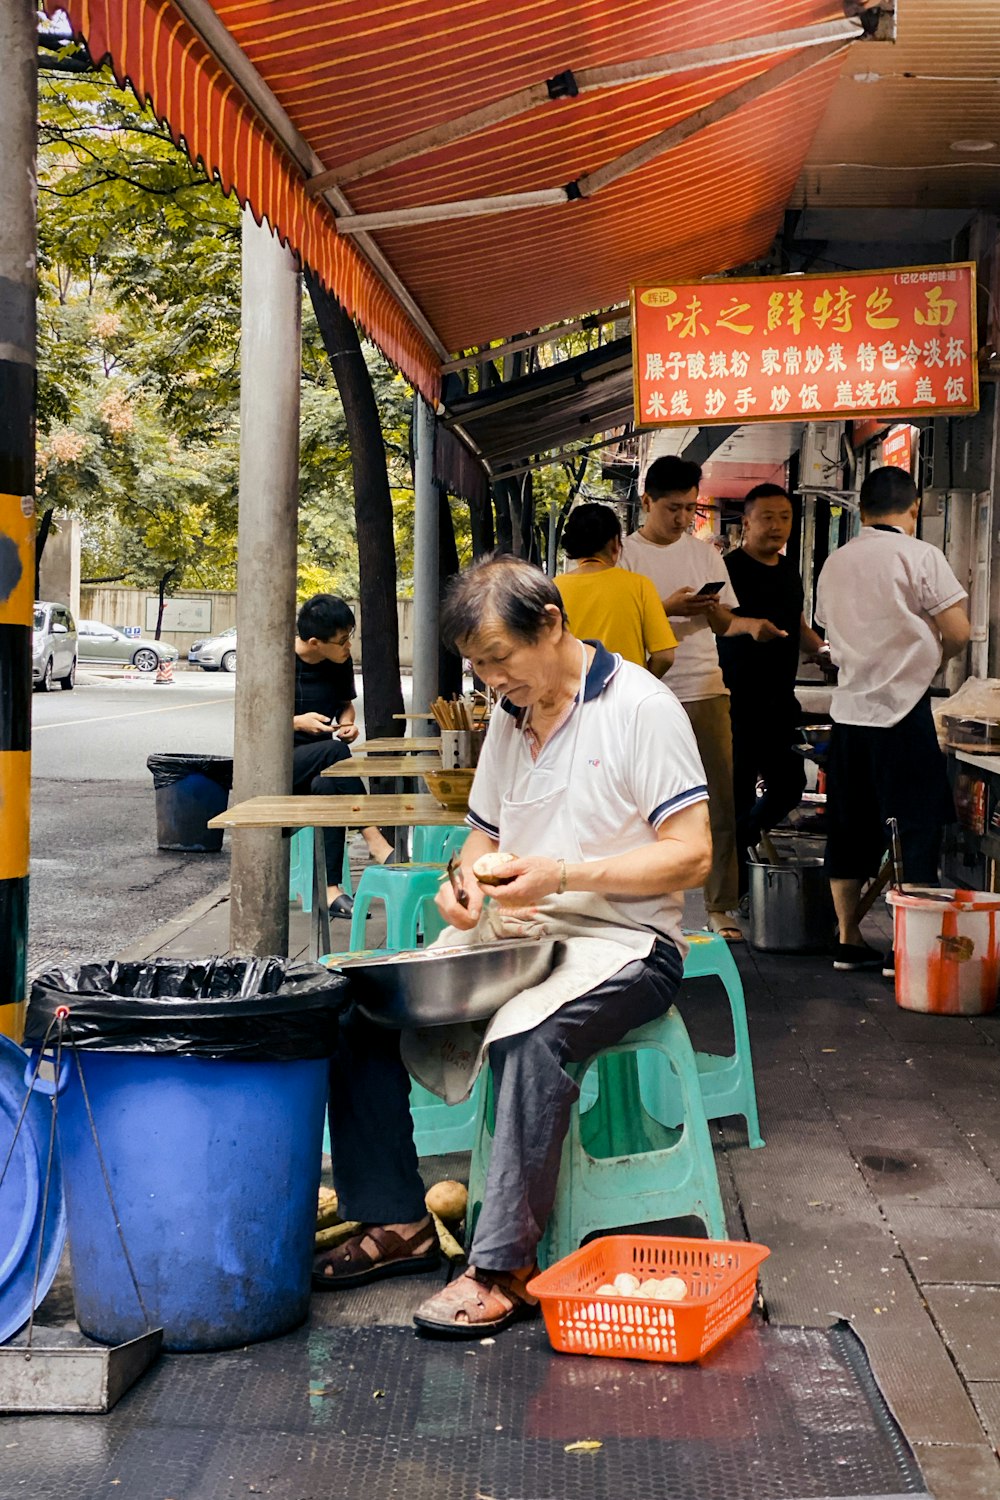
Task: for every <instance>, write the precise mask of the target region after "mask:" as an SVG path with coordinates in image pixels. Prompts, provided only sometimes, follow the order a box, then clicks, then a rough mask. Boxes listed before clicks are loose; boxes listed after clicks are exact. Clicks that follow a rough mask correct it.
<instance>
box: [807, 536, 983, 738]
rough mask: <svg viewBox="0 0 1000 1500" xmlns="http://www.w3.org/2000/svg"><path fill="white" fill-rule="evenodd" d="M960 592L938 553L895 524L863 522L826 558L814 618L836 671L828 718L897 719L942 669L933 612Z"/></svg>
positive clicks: (877, 722)
mask: <svg viewBox="0 0 1000 1500" xmlns="http://www.w3.org/2000/svg"><path fill="white" fill-rule="evenodd" d="M965 597H966V595H965V589H963V587H962V585H961V584H960V583H959V581H958V579H957V578H956V577H955V575H954V573H953V572H952V570H951V568H950V567H949V566H948V562H947V560H946V558H945V556H944V553H943V552H940V551H939V550H938V548H937V547H932V546H931V544H930V542H922V541H920V540H919V539H918V538H917V537H915V536H907V535H906V533H905V532H903V531H899V530H898V529H897V528H896V527H894V526H893V527H886V528H883V527H881V526H862V528H861V531H860V533H859V534H858V535H857V536H856V537H855V538H854V539H853V541H850V542H848V543H847V545H846V546H844V547H839V548H838V549H837V551H836V552H834V553H833V554H832V556H830V557H828V558H827V560H826V562H825V563H824V564H823V569H822V572H821V573H820V575H819V583H818V584H817V588H816V618H817V620H819V621H820V622H821V623H822V624H823V625H825V626H826V633H827V638H828V640H829V642H830V655H831V656H832V658H833V660H834V661H835V662H836V663H837V665H838V667H839V668H840V673H839V676H838V678H837V686H836V688H835V689H834V693H833V698H832V700H831V703H830V712H831V714H832V716H833V719H834V722H835V723H837V724H868V725H872V726H874V727H875V728H878V729H890V728H891V727H892V725H893V724H898V723H899V721H900V719H902V718H904V717H905V716H906V714H908V713H909V712H910V710H911V708H914V707H915V706H916V705H917V704H918V703H919V702H920V699H921V698H922V697H923V696H924V694H925V693H926V691H927V689H928V688H929V687H930V685H931V682H932V681H933V679H934V677H935V676H936V675H937V672H938V670H939V668H940V666H941V637H940V636H939V635H938V632H937V630H936V629H935V628H934V625H933V623H932V621H933V618H934V616H935V615H939V614H940V613H941V611H942V610H945V609H949V608H950V607H951V605H953V604H959V603H961V601H962V600H963V599H964V598H965Z"/></svg>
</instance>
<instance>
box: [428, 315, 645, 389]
mask: <svg viewBox="0 0 1000 1500" xmlns="http://www.w3.org/2000/svg"><path fill="white" fill-rule="evenodd" d="M622 320H625V321H626V322H628V323H631V321H632V313H631V310H630V308H629V305H628V303H627V302H621V303H618V304H617V305H616V306H615V307H609V308H607V309H606V311H604V312H593V313H588V314H587V316H586V317H585V318H570V319H568V320H567V321H566V322H564V323H553V324H552V326H551V327H550V328H543V329H541V330H540V331H539V332H538V333H525V334H521V335H520V337H519V338H516V339H507V340H505V342H504V343H502V344H484V345H483V347H482V348H481V349H480V351H479V353H478V354H465V355H463V356H462V357H461V358H460V359H449V360H446V361H445V363H444V364H443V365H442V366H441V374H442V375H451V374H452V373H454V372H457V371H459V370H471V369H472V368H473V366H475V365H481V364H482V363H483V361H484V360H494V359H503V358H504V356H505V355H507V354H520V352H521V351H522V349H536V348H537V347H538V345H539V344H551V343H554V342H555V340H556V339H561V338H562V337H563V335H564V334H567V333H577V332H579V331H580V330H581V329H584V328H588V329H591V328H603V327H604V325H605V324H606V323H619V322H621V321H622Z"/></svg>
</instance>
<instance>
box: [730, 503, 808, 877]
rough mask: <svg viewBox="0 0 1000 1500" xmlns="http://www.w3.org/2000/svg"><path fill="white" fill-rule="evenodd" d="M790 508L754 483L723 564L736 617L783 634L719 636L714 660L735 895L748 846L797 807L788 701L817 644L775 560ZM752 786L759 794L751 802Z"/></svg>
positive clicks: (800, 780) (795, 714) (800, 768)
mask: <svg viewBox="0 0 1000 1500" xmlns="http://www.w3.org/2000/svg"><path fill="white" fill-rule="evenodd" d="M792 518H793V513H792V502H791V500H790V499H789V498H788V495H787V494H786V492H785V491H784V490H783V489H782V488H781V487H780V486H779V485H776V484H759V485H757V486H756V487H755V488H754V489H752V490H751V491H750V493H749V494H748V495H747V497H746V500H745V502H744V509H743V528H744V529H743V545H742V546H741V547H739V548H737V549H736V551H734V552H730V553H729V554H728V555H727V556H726V558H725V563H726V567H727V569H728V571H729V576H730V579H731V580H732V585H733V588H734V589H735V590H736V594H737V597H738V599H739V601H740V607H739V609H737V610H734V611H733V613H734V614H737V615H753V616H755V617H756V616H760V617H763V618H764V619H768V620H773V622H774V624H775V625H777V626H778V627H779V628H780V629H781V630H783V631H785V632H787V634H786V635H785V636H779V637H778V639H776V640H770V641H767V642H765V643H763V644H758V642H756V641H754V640H751V638H750V637H749V636H746V635H739V636H734V637H731V638H730V637H725V636H723V637H720V638H719V641H718V646H719V660H720V662H721V663H722V675H723V677H724V678H725V681H726V687H727V688H728V689H729V693H730V698H729V706H730V712H731V715H732V724H733V792H734V802H735V810H736V855H737V860H738V863H739V871H740V895H741V896H742V895H744V894H745V893H746V889H747V883H748V880H747V846H748V845H753V846H756V844H757V842H758V840H759V839H760V836H761V834H762V833H766V832H767V831H768V829H770V828H773V827H774V826H775V824H776V823H780V822H781V820H782V818H784V817H786V816H787V814H788V813H789V812H791V810H792V808H793V807H797V806H798V803H799V800H800V798H801V796H802V793H803V791H804V790H805V784H806V774H805V765H804V763H803V761H802V760H801V758H800V757H799V756H797V755H796V754H795V753H794V751H793V750H792V745H793V743H794V741H795V737H796V729H797V726H798V724H799V721H800V717H801V710H800V708H799V705H798V701H797V699H796V697H795V678H796V675H797V673H798V665H799V652H800V651H802V652H805V653H806V654H808V655H814V654H815V653H816V652H817V651H819V650H820V649H821V648H822V646H823V641H822V638H821V637H820V636H819V635H817V633H816V631H815V630H812V629H810V627H809V626H808V625H807V624H806V622H805V616H804V615H803V613H802V604H803V591H802V579H801V578H800V577H799V570H798V568H797V567H796V566H795V564H794V563H793V562H792V560H791V558H789V557H785V556H783V555H782V550H781V549H782V548H783V547H784V546H785V545H786V543H787V542H788V538H789V536H790V535H791V531H792ZM758 779H759V780H761V781H763V783H764V793H763V795H762V796H761V797H758V796H757V782H758Z"/></svg>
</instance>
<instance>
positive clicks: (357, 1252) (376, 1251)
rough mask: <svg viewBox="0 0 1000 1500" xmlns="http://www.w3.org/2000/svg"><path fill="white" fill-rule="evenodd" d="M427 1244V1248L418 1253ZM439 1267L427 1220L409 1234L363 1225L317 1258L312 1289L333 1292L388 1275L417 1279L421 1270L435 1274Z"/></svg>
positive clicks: (430, 1223) (438, 1254) (433, 1235)
mask: <svg viewBox="0 0 1000 1500" xmlns="http://www.w3.org/2000/svg"><path fill="white" fill-rule="evenodd" d="M427 1241H430V1244H429V1246H428V1248H427V1249H426V1250H418V1248H417V1247H418V1246H419V1245H422V1244H425V1243H426V1242H427ZM440 1264H441V1251H440V1249H439V1248H438V1241H437V1233H436V1231H435V1229H434V1223H433V1220H431V1219H430V1218H428V1219H427V1220H426V1222H424V1223H422V1224H419V1225H418V1226H417V1228H416V1229H415V1230H414V1231H413V1232H412V1234H410V1235H402V1234H399V1233H398V1232H397V1231H396V1230H395V1229H387V1228H386V1227H385V1225H384V1224H362V1226H361V1228H360V1229H359V1230H358V1233H357V1234H355V1235H352V1236H351V1238H350V1239H349V1240H345V1241H344V1242H343V1244H342V1245H335V1246H334V1248H333V1249H332V1250H325V1251H324V1252H323V1253H322V1254H321V1255H317V1256H316V1259H315V1260H314V1261H313V1273H312V1284H313V1290H314V1291H318V1292H334V1291H337V1290H338V1289H339V1288H341V1287H350V1286H364V1285H365V1284H366V1283H367V1282H369V1281H381V1280H383V1279H384V1278H388V1277H390V1276H419V1275H420V1274H421V1273H422V1272H424V1271H436V1270H437V1269H438V1267H439V1266H440Z"/></svg>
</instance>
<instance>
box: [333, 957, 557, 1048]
mask: <svg viewBox="0 0 1000 1500" xmlns="http://www.w3.org/2000/svg"><path fill="white" fill-rule="evenodd" d="M561 946H562V945H561V943H559V942H558V941H557V940H556V939H554V938H511V939H507V940H505V941H503V942H498V943H477V944H475V945H474V946H472V947H468V948H418V949H415V950H413V951H410V952H405V953H387V954H384V955H381V956H379V957H375V958H345V959H340V960H339V961H338V963H337V968H338V969H339V970H340V971H341V973H343V974H345V975H346V976H347V977H348V978H349V979H350V981H351V988H352V990H353V992H354V996H355V999H356V1000H357V1003H358V1006H359V1007H360V1009H361V1010H362V1011H363V1012H364V1013H365V1015H366V1016H368V1018H369V1020H372V1021H376V1022H377V1023H378V1024H379V1025H380V1026H389V1027H395V1028H397V1029H403V1028H408V1027H413V1026H450V1025H453V1024H454V1023H455V1022H457V1021H485V1020H489V1018H490V1016H492V1015H495V1014H496V1012H497V1011H498V1010H499V1009H500V1007H501V1005H505V1004H506V1003H507V1001H508V1000H512V999H513V998H514V996H515V995H518V994H520V992H521V991H522V990H527V989H530V988H531V986H532V985H534V984H539V983H540V982H541V981H542V980H543V979H545V978H546V977H547V976H548V975H549V974H550V973H551V972H552V969H553V966H554V964H555V962H556V959H557V957H558V954H559V950H560V948H561Z"/></svg>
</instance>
